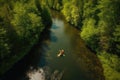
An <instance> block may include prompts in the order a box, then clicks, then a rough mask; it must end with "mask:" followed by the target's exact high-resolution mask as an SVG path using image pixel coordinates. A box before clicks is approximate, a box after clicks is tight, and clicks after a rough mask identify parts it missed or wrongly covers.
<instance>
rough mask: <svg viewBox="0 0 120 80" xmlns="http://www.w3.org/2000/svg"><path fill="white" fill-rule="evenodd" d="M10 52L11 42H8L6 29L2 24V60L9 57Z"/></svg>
mask: <svg viewBox="0 0 120 80" xmlns="http://www.w3.org/2000/svg"><path fill="white" fill-rule="evenodd" d="M9 53H10V44H9V42H8V38H7V34H6V30H5V29H4V28H3V27H1V26H0V60H2V59H4V58H5V57H8V56H9Z"/></svg>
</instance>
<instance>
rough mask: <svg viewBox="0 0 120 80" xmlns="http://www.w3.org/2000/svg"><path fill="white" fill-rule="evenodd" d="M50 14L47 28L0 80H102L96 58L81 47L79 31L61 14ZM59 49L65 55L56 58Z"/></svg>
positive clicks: (101, 70) (81, 41) (83, 45)
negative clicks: (31, 47)
mask: <svg viewBox="0 0 120 80" xmlns="http://www.w3.org/2000/svg"><path fill="white" fill-rule="evenodd" d="M51 13H52V20H53V24H52V26H51V28H50V29H49V30H46V31H44V33H43V36H44V37H43V38H42V40H40V41H39V42H38V44H37V45H35V46H34V47H33V49H32V50H31V52H30V53H29V54H28V55H26V56H25V57H24V58H23V59H22V60H21V61H19V62H18V63H17V64H15V65H14V66H13V68H12V69H11V70H9V71H8V72H7V73H6V74H5V75H4V77H3V78H2V80H104V76H103V69H102V67H101V64H100V62H99V59H98V58H97V56H96V55H95V54H94V53H92V52H91V51H90V50H89V49H88V48H87V47H86V46H85V43H84V41H83V40H82V39H81V38H80V35H79V34H80V31H79V30H77V29H76V28H74V27H73V26H71V25H70V24H69V23H67V22H66V21H65V19H64V17H63V15H62V14H60V13H58V12H55V11H52V12H51ZM60 49H64V51H65V56H62V57H57V54H58V52H59V50H60Z"/></svg>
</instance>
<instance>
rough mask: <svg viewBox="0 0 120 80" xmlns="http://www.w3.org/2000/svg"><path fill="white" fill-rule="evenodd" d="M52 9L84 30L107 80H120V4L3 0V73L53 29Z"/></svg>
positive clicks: (117, 0)
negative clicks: (50, 26) (41, 35)
mask: <svg viewBox="0 0 120 80" xmlns="http://www.w3.org/2000/svg"><path fill="white" fill-rule="evenodd" d="M48 7H49V8H50V9H54V10H57V11H59V12H61V13H62V14H63V15H64V17H65V19H66V21H67V22H69V23H70V24H71V25H74V26H75V27H76V28H77V29H79V30H80V36H81V38H82V39H83V40H84V42H85V43H86V46H87V47H88V48H90V49H91V50H92V51H94V52H96V55H97V56H98V58H99V59H100V61H101V63H102V66H103V69H104V76H105V78H106V80H120V76H119V75H120V67H119V66H120V20H119V19H120V11H119V10H120V0H10V1H8V0H0V64H1V65H0V73H3V72H4V71H5V69H6V68H8V67H10V66H11V65H13V64H14V63H15V62H16V61H18V60H19V59H20V58H21V57H23V56H24V55H25V54H26V53H28V52H29V50H30V48H31V47H32V46H33V45H34V44H35V43H36V42H37V41H38V39H39V37H40V33H41V32H42V31H43V30H44V28H45V27H46V26H49V25H51V23H52V22H51V17H50V13H49V9H48Z"/></svg>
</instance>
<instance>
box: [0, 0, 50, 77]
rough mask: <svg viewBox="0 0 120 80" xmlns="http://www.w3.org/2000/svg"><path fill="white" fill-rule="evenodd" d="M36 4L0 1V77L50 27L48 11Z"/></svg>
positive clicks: (30, 0) (24, 0) (28, 0)
mask: <svg viewBox="0 0 120 80" xmlns="http://www.w3.org/2000/svg"><path fill="white" fill-rule="evenodd" d="M37 1H39V0H10V1H8V0H5V1H3V0H2V1H0V2H2V3H3V4H2V6H0V11H1V12H0V63H1V65H0V75H1V74H3V73H4V72H5V71H7V70H8V69H10V68H11V66H13V65H14V64H15V63H16V62H17V61H18V60H20V59H21V58H22V57H24V56H25V54H27V53H28V52H29V51H30V49H31V47H32V46H33V45H34V44H36V42H37V41H38V40H39V38H40V34H41V32H42V31H43V29H45V27H47V26H49V25H50V24H51V23H52V21H51V16H50V13H49V11H48V9H47V8H41V7H42V5H43V4H39V3H38V4H39V5H37V4H36V2H37ZM3 13H4V14H3Z"/></svg>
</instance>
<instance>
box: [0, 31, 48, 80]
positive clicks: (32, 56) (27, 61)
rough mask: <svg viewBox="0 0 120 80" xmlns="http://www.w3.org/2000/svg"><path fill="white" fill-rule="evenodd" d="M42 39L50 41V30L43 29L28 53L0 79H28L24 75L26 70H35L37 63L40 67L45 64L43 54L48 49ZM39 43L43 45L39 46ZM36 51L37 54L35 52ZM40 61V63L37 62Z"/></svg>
mask: <svg viewBox="0 0 120 80" xmlns="http://www.w3.org/2000/svg"><path fill="white" fill-rule="evenodd" d="M44 40H48V41H50V30H49V29H45V30H44V31H43V32H42V33H41V38H40V40H39V42H38V43H37V44H35V45H34V46H33V48H32V49H31V51H30V53H29V54H27V55H26V56H25V57H24V58H23V59H22V60H20V61H19V62H17V63H16V64H15V65H14V66H13V67H12V68H11V69H10V70H9V71H8V72H6V73H5V74H4V75H3V77H1V78H0V80H9V79H10V80H29V78H27V77H26V72H27V71H28V70H31V69H32V70H37V69H38V65H40V67H42V66H45V64H46V61H45V59H44V57H42V56H44V54H42V53H45V51H46V48H47V50H48V49H49V47H48V45H47V44H46V43H44V42H43V41H44ZM41 45H44V46H42V47H41ZM36 53H37V54H36ZM38 63H40V64H38Z"/></svg>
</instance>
